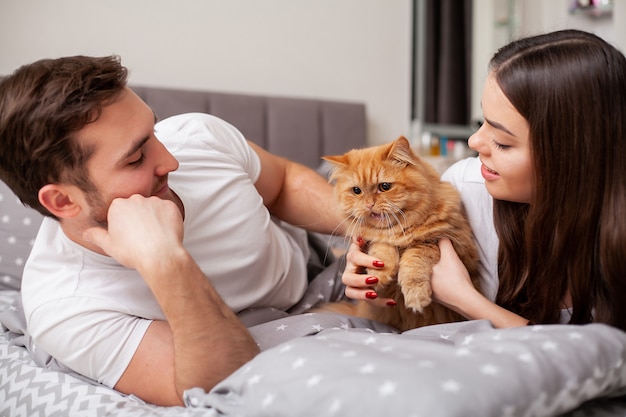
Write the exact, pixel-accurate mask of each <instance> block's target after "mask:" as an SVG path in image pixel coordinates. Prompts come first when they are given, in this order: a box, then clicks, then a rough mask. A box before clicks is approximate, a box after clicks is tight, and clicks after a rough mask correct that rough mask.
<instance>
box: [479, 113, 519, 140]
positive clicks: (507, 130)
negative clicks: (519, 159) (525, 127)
mask: <svg viewBox="0 0 626 417" xmlns="http://www.w3.org/2000/svg"><path fill="white" fill-rule="evenodd" d="M483 119H485V121H486V122H487V123H489V124H490V125H491V126H493V127H494V128H496V129H498V130H501V131H503V132H504V133H507V134H509V135H511V136H515V135H514V134H513V132H511V131H510V130H509V129H507V128H506V127H505V126H504V125H503V124H501V123H498V122H496V121H493V120H489V119H487V118H486V117H484V116H483Z"/></svg>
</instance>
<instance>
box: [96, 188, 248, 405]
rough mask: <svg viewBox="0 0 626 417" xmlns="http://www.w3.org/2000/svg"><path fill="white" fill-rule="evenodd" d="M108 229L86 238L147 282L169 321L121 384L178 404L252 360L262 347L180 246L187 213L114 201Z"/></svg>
mask: <svg viewBox="0 0 626 417" xmlns="http://www.w3.org/2000/svg"><path fill="white" fill-rule="evenodd" d="M108 221H109V226H108V230H105V229H102V228H91V229H88V230H87V231H86V232H85V234H84V237H85V238H86V239H87V240H88V241H90V242H92V243H94V244H96V245H98V246H99V247H100V248H102V249H103V250H104V251H105V252H106V253H107V254H109V255H110V256H111V257H113V258H115V259H116V260H118V261H119V262H120V263H122V264H123V265H125V266H127V267H128V268H133V269H136V270H137V271H138V272H139V274H140V275H141V276H142V277H143V279H144V280H145V281H146V283H147V284H148V286H149V287H150V289H151V290H152V292H153V293H154V296H155V298H156V300H157V302H158V303H159V305H160V306H161V309H162V310H163V312H164V314H165V316H166V318H167V322H159V321H155V322H153V323H152V324H151V325H150V326H149V328H148V330H147V331H146V333H145V335H144V337H143V339H142V341H141V343H140V344H139V347H138V349H137V351H136V352H135V355H134V356H133V358H132V360H131V362H130V364H129V365H128V367H127V369H126V371H125V372H124V374H123V375H122V377H121V378H120V380H119V381H118V383H117V384H116V386H115V388H116V389H118V390H119V391H121V392H124V393H129V394H130V393H132V394H135V395H137V396H138V397H140V398H142V399H144V400H145V401H148V402H151V403H154V404H158V405H177V404H178V405H180V404H182V394H183V392H184V391H185V390H186V389H189V388H192V387H202V388H204V389H205V390H207V391H208V390H209V389H211V388H212V387H213V386H214V385H215V384H217V383H218V382H219V381H221V380H222V379H224V378H225V377H227V376H228V375H230V374H231V373H232V372H233V371H235V370H236V369H237V368H239V367H240V366H241V365H243V364H244V363H245V362H247V361H248V360H250V359H251V358H253V357H254V356H255V355H256V354H257V353H258V351H259V350H258V346H257V345H256V343H255V341H254V339H253V338H252V336H251V335H250V334H249V332H248V331H247V329H246V328H245V326H243V324H242V323H241V322H240V321H239V319H238V318H237V316H236V315H235V314H234V313H233V312H232V310H231V309H230V308H229V307H228V306H227V305H226V304H225V303H224V302H223V301H222V299H221V298H220V296H219V294H218V293H217V292H216V291H215V289H214V288H213V286H212V285H211V283H210V282H209V280H208V279H207V278H206V277H205V276H204V274H203V273H202V271H201V270H200V268H199V267H198V265H197V264H196V263H195V261H194V260H193V259H192V258H191V256H190V255H189V253H188V252H187V251H186V250H185V249H184V247H183V245H182V237H183V228H182V217H181V214H180V212H179V210H178V208H177V207H176V206H175V204H174V203H172V202H170V201H165V200H161V199H159V198H156V197H151V198H144V197H141V196H137V195H135V196H132V197H130V198H129V199H117V200H114V201H113V203H112V204H111V207H110V208H109V213H108Z"/></svg>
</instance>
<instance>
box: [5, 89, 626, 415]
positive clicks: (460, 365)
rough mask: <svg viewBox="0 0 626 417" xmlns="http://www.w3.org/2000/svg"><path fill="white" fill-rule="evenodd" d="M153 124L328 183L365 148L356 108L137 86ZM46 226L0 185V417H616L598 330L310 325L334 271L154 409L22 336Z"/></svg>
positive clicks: (624, 371)
mask: <svg viewBox="0 0 626 417" xmlns="http://www.w3.org/2000/svg"><path fill="white" fill-rule="evenodd" d="M133 88H134V89H135V91H136V92H137V93H138V94H139V95H140V96H141V97H142V98H143V99H144V100H145V101H146V102H147V103H148V104H149V105H151V106H152V107H153V108H154V110H155V113H156V114H157V116H158V117H159V118H164V117H167V116H169V115H172V114H176V113H183V112H190V111H201V112H207V113H212V114H215V115H217V116H219V117H221V118H223V119H225V120H227V121H229V122H231V123H232V124H234V125H235V126H237V127H239V129H240V130H242V132H243V133H244V134H245V135H246V137H248V138H249V139H250V140H253V141H254V142H256V143H258V144H259V145H261V146H263V147H265V148H266V149H268V150H270V151H272V152H275V153H277V154H280V155H283V156H286V157H288V158H291V159H294V160H297V161H299V162H301V163H303V164H305V165H308V166H310V167H312V168H315V169H319V170H320V172H322V173H324V169H323V165H320V156H322V155H325V154H335V153H341V152H344V151H346V150H348V149H351V148H354V147H362V146H364V145H365V143H366V139H365V138H366V127H365V126H366V109H365V106H363V105H362V104H360V103H350V102H336V101H323V100H314V99H306V98H286V97H264V96H255V95H242V94H228V93H222V92H207V91H186V90H174V89H164V88H154V87H146V86H134V87H133ZM40 221H41V218H40V216H39V215H38V214H37V213H35V212H34V211H33V210H30V209H27V208H24V207H23V206H22V205H21V204H20V203H19V202H18V201H17V199H16V198H15V197H14V196H13V195H12V194H11V192H10V191H9V190H8V189H7V188H6V186H5V185H4V184H2V183H0V241H1V242H2V243H1V244H0V322H1V323H2V326H1V331H0V416H2V417H5V416H6V417H8V416H11V417H13V416H24V417H31V416H81V417H82V416H133V417H136V416H271V417H279V416H342V417H350V416H370V415H371V416H377V415H393V416H553V415H554V416H556V415H568V416H572V417H573V416H623V415H626V361H625V359H626V333H624V332H621V331H619V330H616V329H614V328H611V327H608V326H604V325H601V324H591V325H586V326H569V325H551V326H528V327H524V328H517V329H506V330H496V329H493V328H492V326H491V324H490V323H489V322H486V321H468V322H462V323H454V324H445V325H437V326H430V327H424V328H421V329H415V330H411V331H408V332H404V333H398V332H397V331H395V330H394V329H392V328H389V327H386V326H384V325H382V324H379V323H375V322H371V321H367V320H362V319H357V318H353V317H348V316H342V315H335V314H321V313H318V314H313V313H309V312H308V310H309V309H310V307H311V306H313V305H315V304H316V303H319V302H323V301H325V300H331V299H336V298H337V297H340V296H341V292H342V288H341V285H340V278H339V276H340V271H341V269H342V260H341V259H338V260H337V261H336V262H335V263H333V264H332V265H331V266H330V267H328V268H327V269H326V270H325V271H324V273H323V274H320V275H319V276H318V278H316V279H315V280H314V281H313V282H312V283H311V285H310V287H309V289H308V291H307V293H306V295H305V296H304V298H303V299H302V300H301V301H300V302H299V303H298V304H297V305H296V306H294V307H293V308H292V309H291V310H290V311H289V312H287V313H285V312H280V311H274V310H271V309H267V310H262V311H257V310H255V311H245V312H242V313H241V314H240V317H241V319H242V321H243V322H244V323H245V324H246V325H247V326H248V327H249V329H250V331H251V333H252V334H253V336H254V337H255V339H256V341H257V343H258V344H259V346H260V347H261V350H262V352H261V354H259V355H258V356H257V357H256V358H254V359H253V360H252V361H250V362H249V363H247V364H245V365H244V366H242V367H241V368H240V369H239V370H237V371H236V372H235V373H233V374H232V375H231V376H229V377H228V378H226V379H225V380H224V381H222V382H221V383H220V384H218V385H217V386H216V387H215V388H214V389H213V390H211V391H210V392H204V391H203V390H202V389H199V388H194V389H191V390H189V391H187V392H186V394H185V401H186V405H187V406H186V407H156V406H153V405H150V404H145V403H143V402H142V401H141V400H139V399H138V398H136V397H133V396H125V395H122V394H120V393H118V392H116V391H114V390H112V389H109V388H107V387H104V386H101V385H98V384H95V383H93V382H92V381H89V380H87V379H85V378H82V377H80V376H79V375H76V374H74V373H72V372H71V371H70V370H68V369H64V367H63V365H62V364H59V363H57V362H56V361H55V360H54V359H53V358H51V357H49V356H48V355H47V354H46V353H45V352H42V351H41V350H38V349H37V346H36V345H35V344H34V343H33V342H32V340H31V339H30V338H29V337H28V334H27V332H26V331H25V323H24V318H23V314H22V312H21V301H20V296H19V288H20V276H21V271H22V267H23V264H24V260H25V259H26V257H27V256H28V252H29V250H30V245H31V241H32V239H33V238H34V236H35V234H36V232H37V228H38V225H39V222H40ZM331 244H334V243H333V242H331V241H330V240H329V243H328V245H331Z"/></svg>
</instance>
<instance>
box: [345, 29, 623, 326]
mask: <svg viewBox="0 0 626 417" xmlns="http://www.w3.org/2000/svg"><path fill="white" fill-rule="evenodd" d="M482 109H483V114H484V120H485V122H484V124H483V125H482V127H481V128H480V129H479V130H478V131H477V132H476V133H475V134H474V135H472V136H471V137H470V139H469V141H468V144H469V146H470V148H472V149H473V150H475V151H476V152H477V153H478V158H472V159H469V160H464V161H461V162H459V163H457V164H455V165H454V166H453V167H451V168H450V169H449V170H448V172H446V173H445V174H444V176H443V178H444V179H445V180H448V181H451V182H453V183H454V184H455V185H456V186H457V188H458V189H459V191H460V192H461V195H462V198H463V202H464V204H465V206H466V208H467V211H468V216H469V217H470V223H471V225H472V228H473V230H474V233H475V235H476V240H477V243H478V245H479V248H480V252H481V261H482V266H483V269H482V277H483V281H484V284H485V285H484V289H485V291H484V295H482V294H480V293H478V292H477V291H476V290H475V289H474V288H473V287H472V286H471V285H470V283H469V282H470V281H469V277H468V274H467V271H466V270H465V268H464V266H463V265H462V263H461V262H460V260H459V258H458V256H456V253H455V252H454V249H453V248H452V245H451V244H450V242H449V241H447V240H442V241H441V242H440V249H441V260H440V262H439V264H438V265H437V266H436V267H435V269H434V271H433V276H432V280H433V282H432V286H433V296H434V298H435V299H436V300H437V301H438V302H440V303H442V304H444V305H447V306H448V307H450V308H452V309H454V310H456V311H457V312H459V313H461V314H462V315H463V316H465V317H466V318H468V319H488V320H491V321H492V323H493V324H494V326H496V327H512V326H521V325H526V324H532V323H573V324H582V323H589V322H592V321H595V322H602V323H607V324H610V325H613V326H616V327H619V328H621V329H623V330H626V59H625V58H624V56H623V55H622V54H621V53H620V52H618V51H617V50H616V49H615V48H613V47H612V46H610V45H609V44H607V43H606V42H605V41H603V40H602V39H600V38H598V37H597V36H595V35H592V34H589V33H586V32H581V31H576V30H565V31H558V32H553V33H548V34H545V35H540V36H534V37H529V38H525V39H521V40H518V41H515V42H512V43H511V44H509V45H507V46H505V47H503V48H502V49H500V50H499V51H498V52H497V53H496V54H495V55H494V57H493V58H492V60H491V63H490V71H489V75H488V77H487V80H486V82H485V88H484V91H483V97H482ZM485 190H486V191H487V192H488V194H487V193H485V192H484V191H485ZM376 265H380V260H377V259H374V258H372V257H370V256H368V255H366V254H364V253H362V252H361V251H360V250H359V246H358V244H353V245H352V246H351V248H350V250H349V253H348V263H347V266H346V269H345V272H344V274H343V282H344V284H346V286H347V288H346V295H347V296H348V297H350V298H355V299H366V297H365V293H366V292H371V291H372V287H371V285H367V284H366V282H365V281H366V279H367V278H370V279H369V280H368V281H367V282H368V283H371V282H372V281H375V280H373V279H372V278H371V277H367V276H366V275H362V274H360V272H361V271H362V270H363V268H364V267H373V268H375V267H376ZM369 296H370V297H371V294H370V295H369ZM389 301H390V300H385V299H377V300H373V301H371V302H374V303H376V304H378V305H380V306H385V305H387V303H388V302H389ZM391 304H393V303H391ZM389 308H393V307H389Z"/></svg>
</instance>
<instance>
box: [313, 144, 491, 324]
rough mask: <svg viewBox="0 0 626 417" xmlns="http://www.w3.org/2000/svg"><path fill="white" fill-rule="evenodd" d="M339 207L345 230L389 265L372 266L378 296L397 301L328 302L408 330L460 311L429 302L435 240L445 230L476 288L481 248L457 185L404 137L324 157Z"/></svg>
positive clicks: (334, 308)
mask: <svg viewBox="0 0 626 417" xmlns="http://www.w3.org/2000/svg"><path fill="white" fill-rule="evenodd" d="M324 159H325V160H327V161H329V162H330V163H331V164H332V168H333V170H332V173H331V177H330V179H331V182H334V184H335V185H334V188H335V194H336V197H337V198H338V202H339V206H340V208H341V210H342V212H343V213H344V214H345V216H346V221H348V222H350V225H349V227H348V235H351V236H361V237H362V238H363V239H364V240H365V241H366V242H367V243H368V244H367V251H368V253H369V254H371V255H372V256H374V257H376V258H378V259H380V260H382V261H383V262H384V264H385V267H384V269H382V270H371V271H368V274H371V275H373V276H377V277H378V278H379V283H378V285H377V287H376V292H377V293H378V296H379V297H384V298H387V297H389V298H393V299H394V300H395V301H396V302H397V306H396V307H375V306H373V305H372V304H370V303H368V302H366V301H359V302H356V303H350V302H343V303H330V304H326V305H324V306H322V307H321V308H320V309H318V310H317V311H334V312H338V313H344V314H349V315H354V316H358V317H364V318H367V319H373V320H377V321H379V322H383V323H386V324H389V325H391V326H394V327H395V328H397V329H399V330H402V331H404V330H408V329H412V328H415V327H420V326H424V325H428V324H436V323H445V322H451V321H459V320H462V319H463V318H462V317H461V316H460V315H458V314H457V313H454V312H453V311H452V310H450V309H448V308H446V307H443V306H442V305H440V304H438V303H431V294H432V292H431V287H430V276H431V274H432V269H433V266H434V265H435V264H436V263H437V262H438V261H439V247H438V244H437V242H438V240H439V239H441V238H443V237H447V238H449V239H450V240H451V242H452V244H453V246H454V248H455V250H456V252H457V253H458V254H459V257H460V258H461V260H462V261H463V263H464V264H465V266H466V267H467V270H468V271H469V274H470V276H471V278H472V282H473V283H474V285H475V286H476V287H477V288H478V282H479V275H478V251H477V249H476V246H475V243H474V240H473V239H472V232H471V230H470V226H469V223H468V222H467V219H466V217H465V213H464V210H463V207H462V204H461V199H460V196H459V194H458V192H457V191H456V189H455V188H454V187H453V186H452V185H451V184H449V183H446V182H442V181H440V179H439V175H438V173H437V171H436V170H435V169H434V168H433V167H432V166H430V165H429V164H427V163H426V162H424V161H422V160H421V159H420V158H419V157H417V156H416V155H415V153H414V152H413V151H412V150H411V147H410V145H409V142H408V140H407V139H406V138H405V137H400V138H398V139H397V140H395V141H394V142H391V143H389V144H385V145H381V146H374V147H370V148H364V149H357V150H352V151H350V152H348V153H346V154H344V155H338V156H327V157H324Z"/></svg>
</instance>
